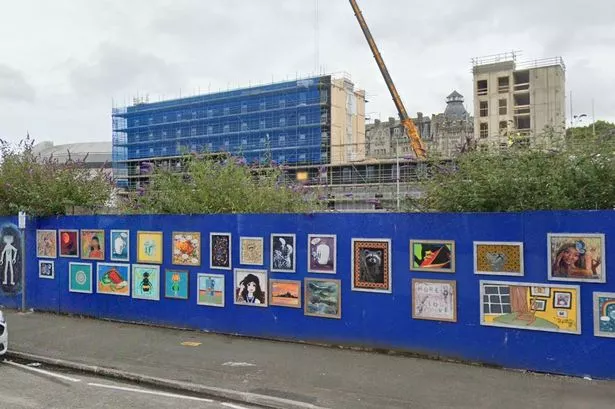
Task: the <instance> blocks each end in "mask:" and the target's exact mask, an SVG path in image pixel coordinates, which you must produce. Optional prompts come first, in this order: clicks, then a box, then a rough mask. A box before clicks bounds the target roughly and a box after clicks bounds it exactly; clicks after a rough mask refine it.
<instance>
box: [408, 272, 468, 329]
mask: <svg viewBox="0 0 615 409" xmlns="http://www.w3.org/2000/svg"><path fill="white" fill-rule="evenodd" d="M412 318H414V319H420V320H434V321H449V322H457V284H456V282H455V281H453V280H423V279H418V278H413V279H412Z"/></svg>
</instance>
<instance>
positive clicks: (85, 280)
mask: <svg viewBox="0 0 615 409" xmlns="http://www.w3.org/2000/svg"><path fill="white" fill-rule="evenodd" d="M68 291H70V292H71V293H85V294H92V264H91V263H68Z"/></svg>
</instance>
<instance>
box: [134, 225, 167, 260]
mask: <svg viewBox="0 0 615 409" xmlns="http://www.w3.org/2000/svg"><path fill="white" fill-rule="evenodd" d="M162 255H163V248H162V232H161V231H139V232H137V262H138V263H150V264H162Z"/></svg>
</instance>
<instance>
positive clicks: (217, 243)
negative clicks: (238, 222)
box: [209, 233, 232, 270]
mask: <svg viewBox="0 0 615 409" xmlns="http://www.w3.org/2000/svg"><path fill="white" fill-rule="evenodd" d="M231 254H232V253H231V233H210V234H209V267H210V268H213V269H219V270H230V269H231V268H232V266H231Z"/></svg>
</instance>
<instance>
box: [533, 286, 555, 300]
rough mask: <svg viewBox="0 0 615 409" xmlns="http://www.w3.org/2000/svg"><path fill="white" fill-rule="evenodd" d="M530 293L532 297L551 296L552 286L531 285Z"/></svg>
mask: <svg viewBox="0 0 615 409" xmlns="http://www.w3.org/2000/svg"><path fill="white" fill-rule="evenodd" d="M530 295H531V296H532V297H547V298H549V297H551V288H550V287H537V286H534V287H530Z"/></svg>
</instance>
